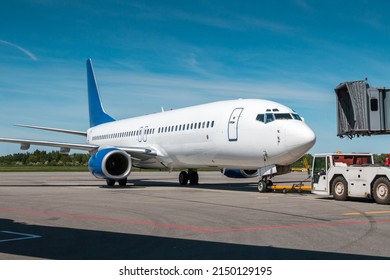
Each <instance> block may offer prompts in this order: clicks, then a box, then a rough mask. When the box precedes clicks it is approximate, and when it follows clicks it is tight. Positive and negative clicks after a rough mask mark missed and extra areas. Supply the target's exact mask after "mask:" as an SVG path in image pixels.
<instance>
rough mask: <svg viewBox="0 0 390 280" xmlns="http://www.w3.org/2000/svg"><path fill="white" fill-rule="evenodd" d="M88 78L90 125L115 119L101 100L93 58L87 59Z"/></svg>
mask: <svg viewBox="0 0 390 280" xmlns="http://www.w3.org/2000/svg"><path fill="white" fill-rule="evenodd" d="M87 80H88V105H89V126H90V127H93V126H96V125H99V124H103V123H107V122H112V121H115V119H114V118H112V117H111V116H109V115H108V114H107V113H106V112H105V111H104V108H103V105H102V102H101V100H100V95H99V89H98V86H97V83H96V79H95V73H94V72H93V67H92V60H91V59H88V60H87Z"/></svg>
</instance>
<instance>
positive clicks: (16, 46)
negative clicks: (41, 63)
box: [0, 40, 38, 61]
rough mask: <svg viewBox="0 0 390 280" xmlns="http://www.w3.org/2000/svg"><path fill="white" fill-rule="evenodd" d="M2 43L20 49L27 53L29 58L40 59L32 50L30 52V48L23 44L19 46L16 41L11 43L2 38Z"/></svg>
mask: <svg viewBox="0 0 390 280" xmlns="http://www.w3.org/2000/svg"><path fill="white" fill-rule="evenodd" d="M0 44H1V45H5V46H10V47H13V48H16V49H18V50H19V51H21V52H23V53H24V54H25V55H27V56H28V57H29V58H31V60H34V61H36V60H38V58H37V57H36V56H35V55H34V54H33V53H32V52H30V51H29V50H27V49H25V48H22V47H21V46H19V45H17V44H14V43H11V42H8V41H4V40H0Z"/></svg>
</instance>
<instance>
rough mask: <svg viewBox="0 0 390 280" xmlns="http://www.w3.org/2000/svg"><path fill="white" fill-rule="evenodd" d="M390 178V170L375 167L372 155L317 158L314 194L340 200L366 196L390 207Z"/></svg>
mask: <svg viewBox="0 0 390 280" xmlns="http://www.w3.org/2000/svg"><path fill="white" fill-rule="evenodd" d="M389 178H390V168H389V167H386V166H380V165H377V164H375V163H374V157H373V155H372V154H364V153H361V154H357V153H356V154H355V153H326V154H316V155H314V158H313V165H312V193H314V194H318V195H327V196H329V195H332V196H333V197H334V199H336V200H346V199H347V198H348V197H365V198H373V199H374V200H375V201H376V203H379V204H389V203H390V180H389Z"/></svg>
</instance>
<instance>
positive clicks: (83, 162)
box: [0, 150, 90, 166]
mask: <svg viewBox="0 0 390 280" xmlns="http://www.w3.org/2000/svg"><path fill="white" fill-rule="evenodd" d="M89 157H90V156H89V154H61V153H60V152H58V151H52V152H46V151H39V150H35V151H34V152H33V153H29V152H28V153H17V154H12V155H7V156H1V157H0V166H38V165H43V166H87V164H88V160H89Z"/></svg>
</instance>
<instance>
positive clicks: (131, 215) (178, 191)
mask: <svg viewBox="0 0 390 280" xmlns="http://www.w3.org/2000/svg"><path fill="white" fill-rule="evenodd" d="M199 175H200V181H199V182H200V184H199V185H196V186H185V187H183V186H180V185H179V184H178V182H177V181H178V179H177V177H178V173H176V172H175V173H168V172H134V173H132V174H131V176H130V178H129V184H128V186H127V187H106V186H105V185H104V181H101V180H97V179H95V178H94V177H93V176H92V175H90V174H89V173H0V259H8V260H10V259H60V260H67V259H75V260H84V259H89V260H95V259H139V260H154V259H190V260H191V259H197V260H203V259H210V260H213V259H267V260H290V259H291V260H296V259H298V260H299V259H317V260H324V259H325V260H327V259H340V260H341V259H342V260H344V259H388V258H389V257H390V243H389V242H388V240H389V238H390V205H378V204H376V203H374V202H373V201H371V200H349V201H345V202H340V201H335V200H333V199H331V198H328V197H320V196H316V195H313V194H310V193H308V192H303V193H298V192H288V193H282V192H271V193H259V192H257V189H256V184H255V183H256V178H250V179H230V178H226V177H224V176H222V175H221V174H220V173H218V172H200V174H199ZM306 177H307V176H306V174H304V173H291V174H288V175H284V176H280V177H278V178H276V179H275V180H274V182H275V183H276V184H282V185H286V184H292V181H296V180H303V179H305V178H306ZM307 184H309V182H306V185H307Z"/></svg>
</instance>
